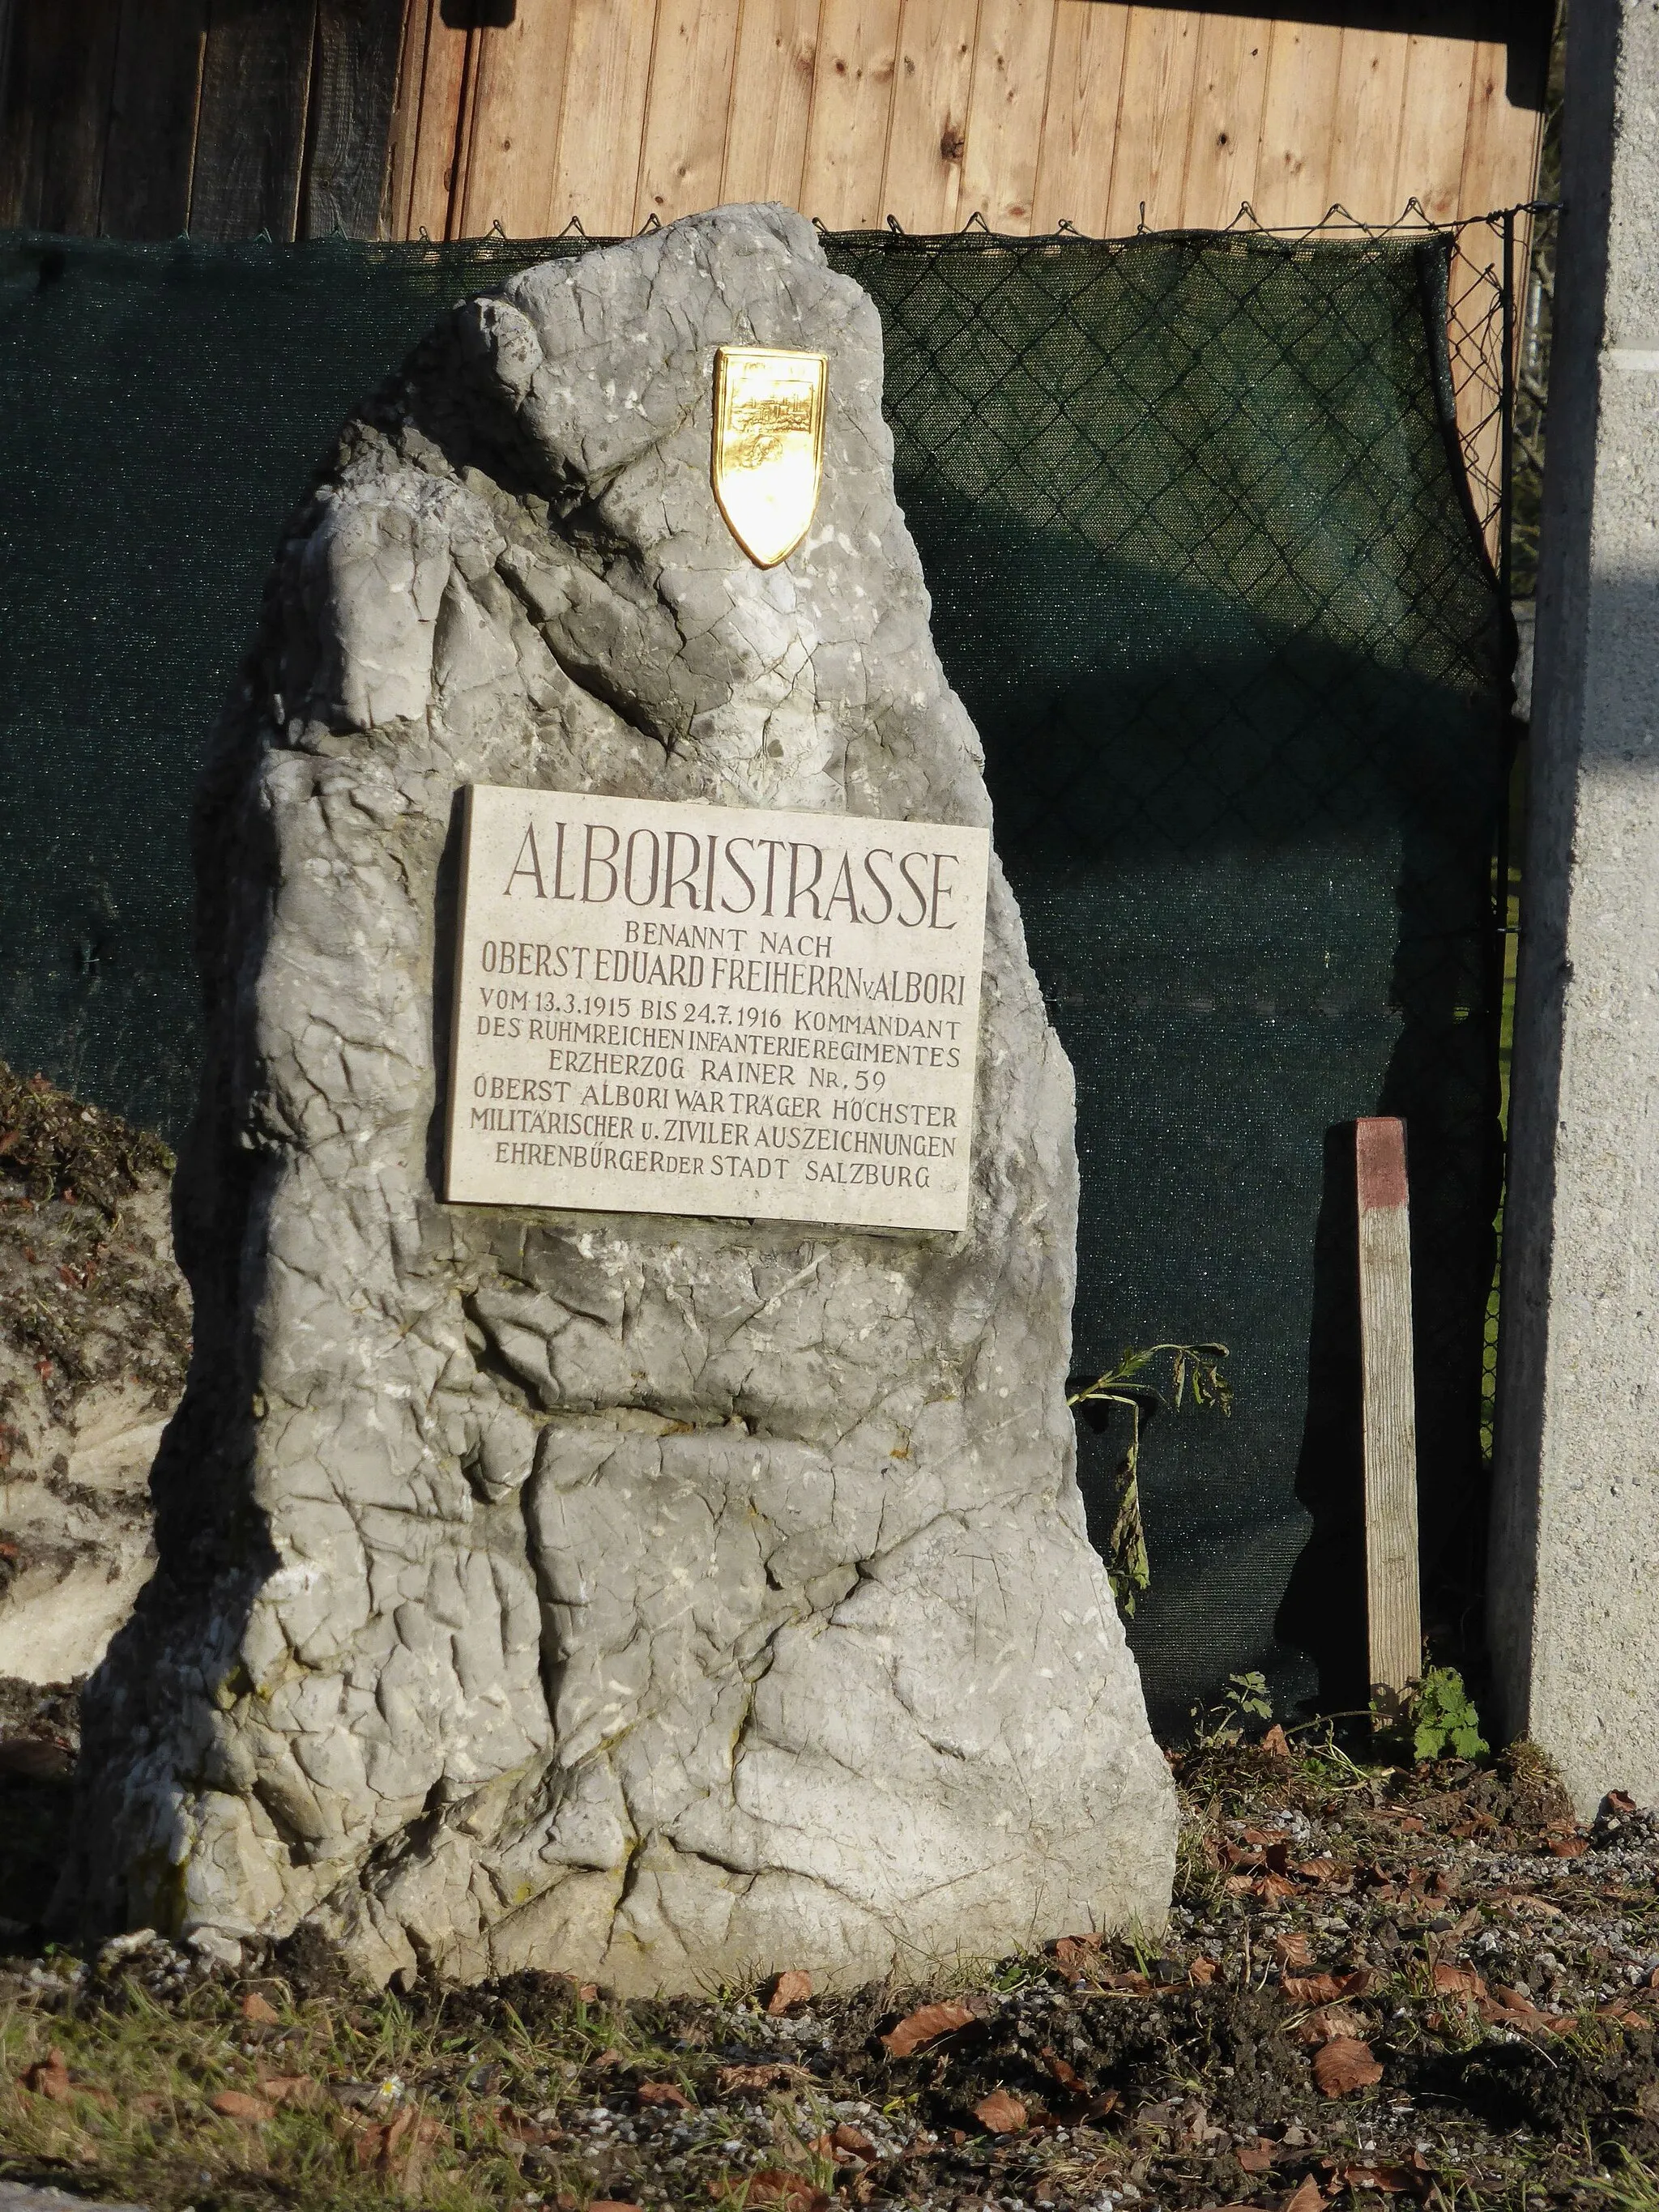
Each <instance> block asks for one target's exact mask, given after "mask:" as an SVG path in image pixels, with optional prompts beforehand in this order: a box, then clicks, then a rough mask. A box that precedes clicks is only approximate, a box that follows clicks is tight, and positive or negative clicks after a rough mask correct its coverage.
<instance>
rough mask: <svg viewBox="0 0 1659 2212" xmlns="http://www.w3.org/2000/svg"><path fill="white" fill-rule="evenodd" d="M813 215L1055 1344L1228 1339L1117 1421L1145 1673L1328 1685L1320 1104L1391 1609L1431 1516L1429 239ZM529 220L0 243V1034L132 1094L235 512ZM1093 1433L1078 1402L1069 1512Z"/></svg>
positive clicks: (1438, 910)
mask: <svg viewBox="0 0 1659 2212" xmlns="http://www.w3.org/2000/svg"><path fill="white" fill-rule="evenodd" d="M828 247H829V253H830V257H831V258H832V260H833V261H834V262H835V264H836V266H837V267H839V268H842V269H843V270H846V271H848V273H849V274H851V275H853V276H856V277H857V278H858V279H859V281H860V283H863V284H865V285H866V287H867V288H868V289H869V290H870V291H871V293H872V295H873V296H874V297H875V299H876V301H877V302H878V307H879V308H880V311H881V314H882V318H883V322H884V328H885V331H886V336H887V349H888V360H887V385H886V392H887V410H888V415H889V419H890V422H891V423H892V427H893V431H894V436H895V441H896V469H897V477H898V485H899V495H900V499H901V501H902V504H903V507H904V508H905V512H906V513H907V515H908V519H909V521H910V526H911V528H912V530H913V532H915V538H916V541H917V544H918V545H919V546H920V548H921V557H922V562H923V564H924V567H925V568H926V571H927V577H928V580H929V584H930V586H931V589H932V592H933V606H934V631H935V636H936V639H937V641H938V645H939V653H940V655H941V658H942V659H943V660H944V663H945V669H946V671H947V672H948V674H949V675H950V677H951V681H952V682H953V683H954V684H955V685H956V686H957V690H959V691H960V692H961V694H962V696H963V699H964V701H965V702H966V704H967V706H968V708H969V712H970V713H971V714H972V715H973V717H974V720H975V723H976V724H977V726H978V728H979V730H980V732H981V737H982V738H983V740H984V744H985V749H986V758H987V776H988V780H989V782H990V787H991V793H992V797H993V799H994V804H995V807H996V820H997V836H998V842H999V845H1000V850H1001V853H1002V855H1003V858H1004V860H1005V863H1006V866H1007V868H1008V872H1009V874H1010V876H1011V878H1012V882H1013V884H1014V888H1015V890H1016V892H1017V894H1018V897H1019V900H1020V902H1021V906H1022V908H1023V910H1024V916H1025V924H1026V929H1027V933H1028V936H1029V939H1030V950H1031V956H1032V958H1033V961H1034V963H1035V964H1036V970H1037V974H1038V975H1039V977H1040V978H1041V980H1042V985H1043V987H1044V990H1045V992H1046V994H1047V996H1048V1003H1049V1006H1050V1010H1051V1012H1052V1016H1053V1018H1054V1022H1055V1024H1056V1025H1057V1027H1058V1028H1059V1030H1060V1035H1061V1036H1062V1037H1063V1039H1064V1041H1065V1042H1066V1047H1067V1048H1068V1050H1069V1051H1070V1053H1071V1054H1072V1058H1073V1064H1074V1066H1075V1067H1076V1070H1077V1075H1078V1092H1079V1126H1078V1134H1079V1153H1080V1156H1081V1161H1082V1170H1083V1198H1082V1218H1081V1224H1080V1232H1079V1292H1078V1304H1077V1320H1076V1341H1075V1349H1074V1356H1073V1366H1074V1370H1075V1372H1076V1373H1077V1375H1078V1376H1079V1377H1088V1376H1092V1375H1093V1374H1095V1373H1096V1372H1097V1371H1098V1370H1100V1369H1101V1368H1102V1367H1103V1366H1105V1365H1106V1364H1109V1362H1110V1361H1111V1360H1112V1359H1113V1358H1115V1355H1116V1354H1117V1353H1118V1352H1119V1351H1120V1350H1121V1348H1122V1347H1124V1346H1129V1345H1136V1344H1146V1343H1151V1342H1154V1341H1158V1340H1169V1339H1184V1340H1197V1339H1200V1338H1206V1339H1218V1340H1221V1341H1223V1342H1225V1343H1226V1344H1227V1345H1228V1346H1230V1347H1231V1361H1230V1366H1231V1373H1232V1378H1233V1384H1234V1390H1235V1395H1236V1410H1235V1412H1234V1413H1233V1415H1232V1417H1231V1419H1226V1420H1224V1419H1221V1418H1220V1417H1219V1416H1218V1415H1215V1414H1211V1413H1205V1414H1200V1415H1192V1414H1190V1413H1182V1414H1181V1415H1179V1416H1173V1417H1171V1416H1162V1417H1160V1418H1159V1419H1158V1420H1157V1421H1156V1422H1154V1424H1153V1425H1152V1429H1151V1431H1149V1433H1148V1436H1147V1438H1146V1446H1145V1450H1144V1454H1143V1457H1142V1462H1141V1486H1142V1493H1143V1499H1144V1504H1145V1511H1146V1528H1147V1539H1148V1545H1149V1549H1150V1553H1151V1559H1152V1589H1151V1590H1150V1592H1149V1593H1148V1594H1147V1595H1146V1597H1145V1598H1143V1600H1142V1601H1141V1604H1140V1607H1139V1612H1138V1613H1137V1616H1136V1619H1135V1620H1134V1622H1133V1626H1132V1635H1133V1641H1134V1644H1135V1646H1136V1649H1137V1651H1138V1652H1139V1656H1140V1659H1141V1663H1142V1668H1143V1673H1144V1675H1145V1679H1146V1685H1147V1691H1148V1695H1149V1699H1150V1700H1151V1703H1152V1708H1153V1711H1154V1715H1155V1717H1156V1718H1157V1719H1158V1721H1159V1722H1160V1723H1163V1724H1164V1725H1165V1726H1166V1727H1167V1726H1170V1725H1172V1724H1175V1723H1178V1722H1179V1721H1180V1720H1181V1719H1182V1717H1184V1713H1185V1709H1186V1707H1187V1705H1188V1704H1189V1703H1190V1702H1191V1701H1192V1700H1193V1699H1195V1698H1198V1697H1200V1696H1201V1695H1206V1694H1207V1693H1209V1692H1211V1691H1212V1688H1213V1686H1215V1685H1216V1683H1218V1681H1219V1680H1220V1679H1221V1678H1222V1677H1223V1676H1224V1675H1225V1674H1227V1673H1229V1672H1231V1671H1234V1670H1236V1669H1238V1668H1250V1667H1260V1668H1262V1669H1263V1670H1264V1671H1265V1672H1266V1673H1267V1674H1268V1676H1269V1678H1270V1680H1272V1681H1273V1685H1274V1687H1275V1690H1276V1692H1277V1693H1278V1696H1279V1700H1280V1703H1281V1705H1288V1704H1289V1703H1290V1702H1291V1701H1292V1700H1293V1699H1296V1698H1297V1697H1299V1696H1303V1695H1305V1694H1308V1693H1309V1692H1311V1691H1312V1690H1313V1688H1314V1686H1315V1680H1316V1671H1317V1674H1318V1675H1319V1677H1320V1678H1321V1686H1322V1692H1323V1694H1324V1695H1325V1696H1326V1697H1327V1698H1328V1699H1329V1698H1334V1699H1337V1701H1338V1702H1342V1701H1344V1700H1345V1699H1347V1698H1348V1697H1350V1696H1351V1695H1352V1692H1353V1691H1354V1690H1355V1689H1356V1688H1357V1687H1359V1686H1361V1685H1362V1684H1363V1617H1364V1605H1363V1590H1364V1582H1363V1567H1362V1564H1361V1557H1360V1553H1359V1531H1358V1497H1359V1489H1358V1484H1359V1462H1358V1352H1357V1344H1356V1340H1355V1336H1356V1329H1355V1322H1354V1284H1353V1267H1354V1258H1353V1235H1352V1203H1353V1193H1352V1165H1351V1161H1352V1132H1351V1130H1350V1129H1349V1128H1348V1127H1347V1125H1348V1124H1349V1123H1350V1122H1351V1121H1352V1117H1353V1116H1354V1115H1360V1114H1367V1113H1374V1112H1384V1113H1398V1114H1402V1115H1405V1116H1406V1117H1407V1122H1408V1130H1409V1146H1410V1161H1411V1171H1412V1200H1413V1274H1414V1292H1415V1298H1416V1322H1417V1330H1418V1346H1419V1353H1418V1358H1419V1448H1420V1457H1421V1473H1420V1486H1421V1493H1422V1503H1423V1513H1424V1523H1425V1572H1426V1574H1427V1578H1428V1585H1427V1586H1428V1590H1429V1595H1430V1613H1431V1618H1432V1616H1433V1615H1434V1613H1435V1611H1436V1608H1437V1607H1438V1609H1439V1610H1440V1612H1441V1613H1449V1611H1450V1610H1451V1609H1454V1608H1455V1607H1456V1605H1457V1604H1458V1603H1459V1602H1461V1601H1462V1599H1463V1598H1464V1596H1465V1595H1466V1594H1467V1589H1468V1581H1469V1577H1468V1559H1469V1558H1470V1557H1471V1556H1472V1555H1473V1552H1474V1547H1475V1539H1474V1534H1473V1532H1474V1529H1475V1528H1476V1526H1477V1524H1478V1519H1479V1506H1480V1487H1479V1486H1480V1450H1479V1419H1480V1370H1481V1346H1482V1323H1483V1316H1484V1310H1485V1306H1486V1294H1487V1289H1488V1285H1489V1283H1490V1280H1491V1271H1492V1212H1493V1207H1494V1203H1495V1199H1496V1176H1497V1172H1498V1149H1497V1130H1496V1054H1495V1019H1494V1008H1493V1005H1492V961H1491V955H1492V941H1493V940H1492V914H1491V907H1490V896H1491V894H1490V882H1491V859H1492V844H1493V838H1494V832H1495V823H1496V817H1497V810H1498V796H1499V788H1500V783H1501V771H1502V750H1503V735H1504V717H1505V713H1506V708H1507V701H1508V697H1509V690H1508V683H1507V668H1508V623H1507V620H1506V617H1505V616H1504V610H1503V607H1502V605H1501V599H1500V595H1499V592H1498V586H1497V582H1496V580H1495V578H1494V576H1493V574H1492V569H1491V567H1490V564H1489V563H1488V562H1487V561H1486V556H1485V554H1484V551H1483V550H1482V548H1481V544H1480V537H1479V533H1478V531H1477V529H1476V526H1475V523H1474V515H1473V512H1472V509H1471V507H1470V505H1469V500H1468V491H1467V488H1466V486H1465V483H1464V480H1463V477H1462V468H1461V464H1460V462H1459V460H1458V458H1457V453H1458V447H1457V439H1456V434H1455V423H1454V422H1453V419H1452V402H1451V396H1450V389H1449V376H1448V370H1447V362H1446V356H1445V343H1444V328H1445V293H1446V272H1447V265H1448V247H1447V244H1446V242H1445V240H1441V239H1433V238H1431V239H1426V240H1425V239H1420V238H1419V239H1418V240H1352V241H1348V242H1338V243H1322V244H1319V245H1316V246H1310V245H1306V244H1300V243H1291V242H1288V241H1283V240H1272V239H1267V238H1261V237H1252V238H1248V239H1212V238H1198V237H1161V236H1157V235H1153V236H1148V237H1143V238H1138V239H1134V240H1127V241H1124V242H1121V243H1117V244H1113V245H1109V246H1103V245H1098V244H1095V243H1092V242H1090V241H1086V240H1073V239H1062V240H1054V241H1042V242H1038V243H1033V244H1031V245H1029V246H1027V245H1023V244H1019V245H1014V244H1008V243H1006V242H999V241H996V240H990V239H987V238H982V237H975V236H964V237H963V238H959V239H953V240H944V241H939V240H910V239H904V238H901V237H897V236H895V235H890V234H884V235H865V234H856V235H848V236H843V237H836V238H832V239H830V240H829V241H828ZM582 250H584V245H583V242H582V241H579V240H577V241H573V240H567V241H561V242H560V243H559V244H558V245H556V246H547V245H545V244H523V243H514V244H513V245H510V246H509V245H505V244H503V243H502V242H501V241H499V240H497V241H495V242H493V243H479V242H473V243H469V244H465V245H459V246H447V247H441V248H432V247H423V246H409V247H374V246H359V245H353V244H349V243H346V242H345V241H333V242H329V243H325V244H313V245H308V246H299V247H294V246H267V245H264V244H256V245H249V246H234V247H204V246H189V245H185V244H182V243H181V244H179V245H177V246H123V245H114V244H109V243H102V242H92V241H78V240H44V239H39V238H33V237H15V238H13V239H11V240H7V241H4V242H3V243H0V485H3V489H0V592H3V605H4V607H5V623H4V629H3V633H0V731H3V747H4V751H3V757H4V761H5V781H4V784H3V786H0V1057H3V1058H5V1059H7V1060H10V1061H11V1062H12V1063H13V1064H14V1065H17V1066H23V1067H33V1066H40V1067H41V1068H44V1069H45V1070H46V1072H48V1073H51V1074H52V1075H53V1076H54V1077H56V1078H58V1079H59V1080H62V1081H64V1082H67V1083H70V1084H72V1085H75V1086H76V1087H77V1088H78V1089H79V1090H80V1091H82V1092H83V1093H84V1094H85V1095H86V1096H87V1097H90V1098H93V1099H95V1100H97V1101H99V1102H100V1103H105V1104H107V1105H110V1106H112V1107H115V1108H118V1109H120V1110H121V1111H123V1112H125V1113H126V1114H128V1115H131V1116H132V1117H134V1118H136V1119H137V1120H139V1121H143V1122H145V1123H148V1124H149V1125H150V1126H152V1127H157V1128H160V1129H161V1130H163V1131H166V1132H168V1133H174V1134H176V1133H178V1132H179V1131H180V1129H181V1128H182V1127H183V1125H184V1122H185V1119H186V1118H187V1115H188V1111H189V1108H190V1104H191V1092H192V1084H193V1067H194V1063H195V1057H196V1052H197V1015H196V1010H195V997H194V980H193V973H192V967H191V955H190V948H189V912H190V899H191V893H190V882H189V870H188V855H187V822H188V812H189V805H190V796H191V785H192V781H193V777H194V774H195V769H196V764H197V760H198V758H199V757H200V754H201V750H202V747H203V744H204V738H205V737H206V734H207V732H208V730H209V728H210V725H211V723H212V720H213V718H214V716H215V714H216V711H217V708H218V706H219V703H220V702H221V700H222V697H223V696H224V695H225V693H226V690H227V689H228V685H229V684H230V683H231V682H232V681H233V680H234V672H235V668H236V663H237V659H238V657H239V655H240V652H241V651H242V649H243V647H244V646H245V645H246V642H247V641H248V640H249V638H250V636H251V634H252V628H253V623H254V618H255V613H256V610H257V606H258V596H259V591H260V586H261V583H262V580H263V577H264V572H265V570H266V568H267V567H268V565H269V562H270V556H271V552H272V549H273V546H274V544H275V541H276V534H277V532H278V530H279V529H280V526H281V525H282V522H283V517H284V515H285V514H286V513H287V512H288V511H289V508H290V507H292V505H293V504H294V502H295V499H296V498H297V496H298V495H299V494H300V492H301V490H302V489H303V487H304V485H305V483H306V480H307V474H308V471H309V470H310V468H311V466H312V465H313V462H314V460H315V459H316V458H317V457H318V456H319V454H320V453H322V452H323V451H324V449H325V447H326V446H327V444H328V443H329V441H330V439H331V434H332V433H333V431H334V429H335V428H336V427H337V424H338V422H340V420H341V419H342V417H343V416H344V415H345V414H346V412H347V411H348V410H349V408H350V406H351V405H352V404H353V402H354V401H355V400H356V399H357V398H360V397H362V395H363V394H364V393H365V392H368V390H369V389H370V388H372V387H373V386H374V385H375V384H376V383H378V382H379V381H380V379H381V378H382V377H383V376H384V375H385V374H386V373H387V372H388V371H389V370H391V369H392V368H394V367H395V366H396V364H397V362H398V359H399V358H400V356H401V355H402V354H403V353H404V350H405V349H407V348H408V347H409V346H410V344H411V343H413V341H414V340H415V339H416V337H418V336H419V335H420V333H421V332H422V330H424V329H425V328H426V327H427V326H428V325H429V324H430V323H431V322H432V321H433V320H434V319H435V317H436V315H437V314H438V313H441V311H442V310H443V309H444V308H445V307H447V306H448V305H449V304H450V303H451V302H452V301H454V300H456V299H458V298H459V297H462V296H464V295H465V294H467V293H469V292H474V291H478V290H482V289H489V288H490V287H492V286H493V285H495V284H498V283H501V281H502V280H503V278H504V277H505V276H507V275H508V274H510V273H511V272H512V270H514V269H516V268H519V267H520V266H523V265H525V264H527V263H529V262H531V261H532V260H535V259H538V258H544V257H545V256H546V255H547V254H548V253H549V252H561V253H563V252H579V251H582ZM1345 1177H1346V1181H1345ZM1122 1444H1123V1437H1122V1435H1121V1431H1119V1430H1117V1429H1115V1428H1114V1427H1112V1426H1111V1425H1108V1426H1107V1428H1106V1429H1105V1430H1104V1431H1102V1432H1100V1433H1097V1432H1095V1431H1092V1430H1085V1431H1084V1433H1083V1437H1082V1458H1081V1470H1080V1471H1081V1476H1082V1480H1083V1483H1084V1488H1085V1500H1086V1501H1087V1502H1088V1503H1089V1504H1090V1507H1091V1516H1093V1517H1094V1519H1095V1520H1096V1521H1097V1522H1099V1521H1100V1520H1102V1518H1103V1516H1104V1515H1105V1513H1106V1511H1107V1510H1108V1506H1109V1497H1110V1493H1111V1488H1112V1485H1111V1480H1110V1478H1111V1474H1112V1469H1113V1468H1114V1466H1115V1462H1116V1459H1117V1457H1118V1456H1119V1455H1120V1454H1121V1449H1122Z"/></svg>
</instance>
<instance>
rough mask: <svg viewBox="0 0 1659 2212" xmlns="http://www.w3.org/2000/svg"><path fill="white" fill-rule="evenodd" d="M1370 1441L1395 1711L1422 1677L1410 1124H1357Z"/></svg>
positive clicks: (1370, 1521)
mask: <svg viewBox="0 0 1659 2212" xmlns="http://www.w3.org/2000/svg"><path fill="white" fill-rule="evenodd" d="M1354 1166H1355V1180H1356V1182H1357V1184H1358V1194H1359V1340H1360V1357H1361V1367H1362V1372H1363V1376H1364V1386H1363V1387H1364V1438H1365V1607H1366V1625H1367V1628H1368V1631H1369V1644H1370V1680H1371V1691H1372V1695H1373V1698H1374V1699H1377V1700H1378V1701H1379V1703H1380V1704H1381V1705H1383V1706H1384V1707H1389V1708H1391V1707H1395V1706H1397V1705H1398V1703H1399V1700H1400V1696H1401V1692H1402V1691H1403V1690H1404V1689H1405V1687H1406V1685H1407V1682H1410V1681H1413V1680H1416V1678H1417V1676H1418V1675H1419V1674H1420V1673H1421V1672H1422V1647H1423V1626H1422V1612H1421V1604H1420V1600H1419V1593H1418V1571H1417V1410H1416V1407H1417V1394H1416V1389H1415V1383H1414V1378H1413V1368H1412V1243H1411V1217H1410V1211H1409V1207H1408V1204H1407V1189H1406V1125H1405V1123H1404V1122H1403V1121H1395V1120H1393V1119H1392V1118H1382V1117H1379V1118H1376V1119H1371V1120H1364V1121H1358V1122H1357V1123H1356V1124H1355V1150H1354Z"/></svg>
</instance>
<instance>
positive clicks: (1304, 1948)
mask: <svg viewBox="0 0 1659 2212" xmlns="http://www.w3.org/2000/svg"><path fill="white" fill-rule="evenodd" d="M1273 1952H1274V1954H1275V1956H1276V1957H1277V1958H1278V1960H1279V1965H1280V1966H1312V1964H1313V1946H1312V1944H1311V1943H1310V1942H1309V1940H1308V1938H1307V1937H1306V1936H1304V1934H1303V1932H1302V1930H1301V1929H1299V1928H1298V1929H1296V1931H1295V1932H1294V1933H1293V1934H1291V1935H1289V1936H1274V1937H1273Z"/></svg>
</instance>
